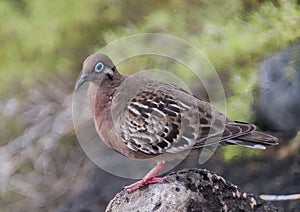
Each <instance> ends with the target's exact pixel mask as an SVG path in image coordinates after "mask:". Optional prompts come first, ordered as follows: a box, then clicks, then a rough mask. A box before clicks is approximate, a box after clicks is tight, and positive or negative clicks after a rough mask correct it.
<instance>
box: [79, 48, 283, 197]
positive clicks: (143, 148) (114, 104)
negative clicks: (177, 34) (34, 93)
mask: <svg viewBox="0 0 300 212" xmlns="http://www.w3.org/2000/svg"><path fill="white" fill-rule="evenodd" d="M86 82H88V83H89V85H88V90H87V96H88V104H89V107H90V110H91V112H92V116H93V120H94V125H95V129H96V131H97V134H98V135H99V137H100V138H101V139H102V141H103V142H104V143H105V144H106V145H107V146H108V147H109V148H111V149H113V150H115V151H117V152H118V153H120V154H122V155H124V156H126V157H128V158H133V159H140V160H152V161H155V162H156V166H155V167H154V168H153V169H152V170H151V171H149V172H148V173H147V174H146V175H145V176H144V177H143V178H142V179H141V180H139V181H137V182H135V183H133V184H131V185H129V186H125V187H124V189H126V190H128V191H129V192H133V191H135V190H136V189H138V188H140V187H142V186H144V185H147V184H151V183H162V182H163V180H164V178H163V177H158V175H159V172H160V171H161V170H162V169H163V168H164V167H165V164H166V162H167V161H170V160H173V159H175V158H178V157H182V155H184V154H185V153H186V152H193V154H197V153H198V152H199V151H200V150H201V148H203V147H204V146H209V145H214V144H216V143H217V144H218V145H220V146H223V145H227V144H228V145H230V144H231V145H241V146H246V147H250V148H256V149H265V146H270V145H277V144H278V139H277V138H276V137H274V136H272V135H269V134H266V133H263V132H260V131H257V127H256V126H255V125H254V124H251V123H245V122H240V121H233V120H231V119H229V118H228V117H226V116H225V115H224V114H223V113H221V112H219V111H218V110H217V109H216V108H215V107H214V106H212V105H211V104H210V103H208V102H206V101H204V100H202V99H201V98H198V97H196V96H194V95H192V94H190V93H188V92H187V91H186V90H184V89H183V88H181V87H179V86H177V85H174V84H169V83H167V82H162V81H158V80H154V79H150V78H147V77H145V76H141V75H137V74H133V75H122V74H120V72H119V71H118V70H117V68H116V66H115V65H114V63H113V62H112V60H111V59H110V58H109V57H108V56H107V55H105V54H103V53H101V52H96V53H94V54H92V55H90V56H88V57H87V58H86V59H85V60H84V62H83V67H82V72H81V75H80V77H79V79H78V80H77V82H76V85H75V91H78V90H79V88H80V87H81V86H82V85H83V84H84V83H86Z"/></svg>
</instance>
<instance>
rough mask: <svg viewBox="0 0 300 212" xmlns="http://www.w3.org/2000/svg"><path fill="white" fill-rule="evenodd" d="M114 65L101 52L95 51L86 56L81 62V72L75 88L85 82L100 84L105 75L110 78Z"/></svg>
mask: <svg viewBox="0 0 300 212" xmlns="http://www.w3.org/2000/svg"><path fill="white" fill-rule="evenodd" d="M114 69H115V65H114V64H113V62H112V61H111V59H110V58H109V57H108V56H107V55H105V54H101V53H95V54H92V55H90V56H89V57H87V58H86V59H85V60H84V62H83V68H82V74H81V76H80V78H79V80H78V81H77V83H76V86H75V90H76V91H77V90H78V89H79V87H80V86H81V85H82V84H83V83H85V82H87V81H90V82H94V83H97V84H100V83H101V82H102V80H103V79H104V78H106V77H109V78H112V77H113V74H114Z"/></svg>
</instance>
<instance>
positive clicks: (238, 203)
mask: <svg viewBox="0 0 300 212" xmlns="http://www.w3.org/2000/svg"><path fill="white" fill-rule="evenodd" d="M106 211H107V212H114V211H123V212H125V211H130V212H133V211H136V212H137V211H140V212H142V211H168V212H171V211H270V212H271V211H272V212H273V211H279V210H278V209H277V208H276V207H274V206H273V205H271V204H270V203H268V202H265V201H263V200H261V199H260V198H259V197H256V196H254V195H252V194H246V193H243V192H241V191H240V190H239V189H238V188H237V186H235V185H233V184H231V183H229V182H226V181H225V180H224V178H222V177H221V176H218V175H216V174H214V173H213V172H211V171H208V170H202V169H185V170H181V171H178V172H174V173H171V174H169V175H167V176H166V177H165V180H164V183H161V184H150V185H147V186H144V187H142V188H140V189H138V190H136V191H134V192H132V193H129V192H127V191H125V190H123V191H121V192H120V193H118V194H117V195H116V196H115V197H114V199H112V200H111V202H110V203H109V205H108V207H107V208H106Z"/></svg>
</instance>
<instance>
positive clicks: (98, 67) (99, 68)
mask: <svg viewBox="0 0 300 212" xmlns="http://www.w3.org/2000/svg"><path fill="white" fill-rule="evenodd" d="M103 69H104V64H103V63H102V62H98V63H97V64H96V65H95V68H94V71H95V72H97V73H99V72H101V71H103Z"/></svg>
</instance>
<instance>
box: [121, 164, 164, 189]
mask: <svg viewBox="0 0 300 212" xmlns="http://www.w3.org/2000/svg"><path fill="white" fill-rule="evenodd" d="M164 167H165V162H160V163H158V164H157V165H156V166H155V167H154V168H153V169H152V170H151V171H150V172H149V173H148V174H147V175H146V176H145V177H144V178H143V179H141V180H139V181H137V182H135V183H133V184H131V185H129V186H125V187H124V189H126V190H128V191H129V192H133V191H135V190H136V189H138V188H140V187H142V186H144V185H148V184H151V183H162V182H163V181H164V178H161V177H157V175H158V173H159V172H160V170H162V169H163V168H164Z"/></svg>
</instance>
